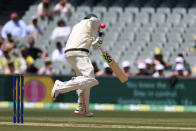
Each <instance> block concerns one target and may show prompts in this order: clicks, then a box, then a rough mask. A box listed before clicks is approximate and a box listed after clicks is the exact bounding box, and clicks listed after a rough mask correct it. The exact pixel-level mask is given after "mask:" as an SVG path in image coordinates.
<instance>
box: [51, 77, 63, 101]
mask: <svg viewBox="0 0 196 131" xmlns="http://www.w3.org/2000/svg"><path fill="white" fill-rule="evenodd" d="M62 85H63V82H61V81H59V80H56V81H55V83H54V86H53V88H52V92H51V97H52V100H53V101H55V99H56V97H57V96H58V95H59V91H58V89H59V88H60V87H61V86H62Z"/></svg>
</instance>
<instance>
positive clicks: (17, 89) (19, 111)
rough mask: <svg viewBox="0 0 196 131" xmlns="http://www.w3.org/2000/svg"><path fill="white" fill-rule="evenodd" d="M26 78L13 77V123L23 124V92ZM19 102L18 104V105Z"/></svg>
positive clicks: (18, 75)
mask: <svg viewBox="0 0 196 131" xmlns="http://www.w3.org/2000/svg"><path fill="white" fill-rule="evenodd" d="M23 86H24V76H23V75H21V74H14V76H13V123H16V122H17V123H23V108H24V104H23V94H24V90H23ZM16 100H17V104H16Z"/></svg>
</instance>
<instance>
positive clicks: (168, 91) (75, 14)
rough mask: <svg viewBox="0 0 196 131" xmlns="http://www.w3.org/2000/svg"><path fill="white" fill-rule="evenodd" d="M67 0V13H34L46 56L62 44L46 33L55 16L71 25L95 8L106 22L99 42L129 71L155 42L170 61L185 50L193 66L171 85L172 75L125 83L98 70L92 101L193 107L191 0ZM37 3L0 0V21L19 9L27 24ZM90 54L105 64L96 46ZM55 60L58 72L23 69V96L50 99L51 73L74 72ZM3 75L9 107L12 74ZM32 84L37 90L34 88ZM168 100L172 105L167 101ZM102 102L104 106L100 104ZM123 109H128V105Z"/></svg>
mask: <svg viewBox="0 0 196 131" xmlns="http://www.w3.org/2000/svg"><path fill="white" fill-rule="evenodd" d="M57 2H58V1H55V0H54V1H52V4H53V5H55V4H56V3H57ZM69 2H70V3H71V4H72V8H71V14H70V17H69V18H61V17H60V16H54V18H53V20H52V21H48V20H43V19H41V18H38V24H39V26H40V27H41V28H42V29H43V31H44V33H43V36H41V37H40V39H38V40H36V42H35V46H36V47H38V48H41V49H46V50H47V52H48V55H49V57H51V56H50V55H51V54H52V51H53V50H54V49H55V45H56V42H58V41H60V42H62V43H63V44H64V45H65V44H66V39H64V38H57V39H55V40H53V41H51V39H50V35H51V33H52V31H53V29H54V28H55V27H56V24H57V22H58V21H59V20H61V19H64V20H65V21H66V23H67V25H68V26H70V27H73V26H74V25H75V24H76V23H77V22H79V21H80V20H81V19H82V18H83V17H84V16H85V15H87V14H88V13H89V12H93V13H95V14H96V15H97V16H98V17H99V18H100V19H101V21H103V22H104V23H105V24H106V29H105V30H104V32H105V38H104V41H103V47H104V48H105V49H107V50H109V52H110V53H111V55H112V56H113V57H114V59H115V60H116V61H117V62H118V63H119V64H121V62H122V61H123V60H128V61H129V62H130V64H131V72H133V73H137V72H138V69H137V66H136V65H135V61H136V60H140V59H146V58H153V55H154V50H155V47H159V48H161V50H162V54H163V57H164V60H165V61H169V62H170V63H172V64H174V63H175V58H176V57H177V55H178V53H183V54H184V56H185V57H186V60H187V61H188V63H189V64H190V67H191V71H192V76H190V77H186V78H179V79H177V84H175V85H172V84H171V78H156V79H155V78H152V77H142V78H141V77H137V76H135V77H130V78H129V81H128V82H127V83H125V84H120V83H119V81H118V80H117V79H116V78H115V77H107V76H101V77H98V79H99V80H100V81H101V84H100V85H99V86H98V87H95V88H94V89H92V91H91V102H92V103H99V104H101V105H102V104H105V103H107V104H112V105H109V106H106V107H107V108H108V109H114V106H115V105H113V104H119V105H122V107H123V105H127V106H129V105H138V104H139V106H142V105H140V104H145V106H144V107H143V106H142V107H141V108H140V107H139V108H138V107H137V106H136V107H133V108H131V110H151V105H158V106H155V110H159V109H160V110H161V111H165V110H169V111H195V110H196V109H195V107H194V105H195V104H196V97H195V96H194V94H193V92H194V90H195V89H194V87H195V83H194V81H195V78H194V76H195V75H196V74H195V70H194V68H195V64H196V52H195V51H194V48H195V39H194V37H195V33H196V28H195V26H196V22H195V19H196V9H195V8H194V7H195V6H196V1H195V0H172V1H170V0H97V1H96V0H70V1H69ZM39 3H40V1H25V0H20V1H9V0H6V1H5V0H1V1H0V7H1V10H0V19H1V21H0V24H1V27H3V25H4V24H5V23H6V22H7V21H9V20H10V14H11V13H12V12H17V13H18V14H19V16H20V18H21V19H22V20H24V21H25V22H26V24H27V25H28V24H31V20H32V16H35V15H37V6H38V4H39ZM28 38H29V37H28V36H27V37H24V39H23V40H20V39H18V38H17V37H14V39H15V40H16V41H18V43H17V47H20V46H21V45H28ZM64 45H63V46H64ZM90 57H91V59H92V60H93V61H96V62H97V64H98V67H100V68H101V69H103V68H104V62H103V60H102V58H101V57H100V52H98V51H96V50H93V49H92V51H91V56H90ZM34 64H35V66H37V67H38V68H41V67H42V66H44V60H43V59H42V58H38V59H36V60H35V62H34ZM53 66H54V68H55V70H56V72H57V74H56V75H54V76H51V75H46V76H43V75H42V76H39V75H38V74H33V75H27V77H26V78H25V89H26V90H27V92H31V93H30V94H25V101H28V102H47V103H50V102H51V98H50V95H49V94H50V93H49V92H50V90H51V88H52V85H53V83H54V81H55V79H62V80H67V79H70V78H71V76H72V75H73V74H72V73H73V72H72V69H71V67H70V66H69V65H68V64H67V63H66V62H54V63H53ZM169 72H170V70H169V71H168V70H166V71H165V73H166V74H168V73H169ZM1 78H2V81H1V85H3V86H1V96H0V100H1V101H2V103H1V106H2V107H10V101H11V100H12V93H11V92H12V84H11V83H9V82H8V81H11V79H12V77H11V75H1ZM28 82H29V83H30V84H29V83H28ZM7 83H9V84H7ZM111 83H112V84H111ZM40 86H41V87H42V86H43V87H42V88H43V89H40ZM28 88H29V89H28ZM35 88H36V90H34V89H35ZM29 90H30V91H29ZM34 91H35V92H34ZM36 91H40V92H42V93H43V94H42V95H43V96H37V95H35V94H36ZM8 92H9V93H8ZM33 94H34V96H33ZM28 95H29V96H28ZM34 97H36V98H34ZM39 97H40V98H39ZM100 97H102V98H100ZM75 101H76V94H75V92H71V93H68V94H66V95H61V96H60V97H59V98H58V99H57V101H56V102H65V103H73V102H75ZM39 104H40V103H38V106H40V108H43V103H41V105H39ZM167 105H170V106H171V107H170V106H169V107H167ZM190 105H192V106H190ZM162 106H164V107H162ZM189 106H190V107H189ZM33 107H36V106H33ZM48 107H50V106H48ZM51 107H53V106H51ZM74 107H75V105H74ZM58 108H59V107H58ZM66 108H67V107H66ZM102 108H103V109H104V106H103V107H101V109H102ZM93 109H94V108H93ZM98 109H99V107H98ZM121 109H124V108H121ZM125 109H126V110H130V109H129V108H125Z"/></svg>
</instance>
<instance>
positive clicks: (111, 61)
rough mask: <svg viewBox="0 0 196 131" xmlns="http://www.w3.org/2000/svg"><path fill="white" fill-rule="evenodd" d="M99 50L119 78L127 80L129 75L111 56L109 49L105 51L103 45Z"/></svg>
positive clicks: (123, 80)
mask: <svg viewBox="0 0 196 131" xmlns="http://www.w3.org/2000/svg"><path fill="white" fill-rule="evenodd" d="M99 50H100V51H101V53H102V57H103V59H104V61H105V62H106V63H107V64H108V65H109V66H110V68H111V69H112V71H113V72H114V73H115V74H116V76H117V77H118V79H119V80H120V81H121V82H122V83H124V82H126V81H127V80H128V77H127V76H126V75H125V73H124V72H123V71H122V70H121V68H120V67H119V66H118V64H117V63H116V62H115V60H114V59H113V58H112V57H111V56H110V54H109V53H108V52H107V51H104V50H103V49H102V48H101V47H99Z"/></svg>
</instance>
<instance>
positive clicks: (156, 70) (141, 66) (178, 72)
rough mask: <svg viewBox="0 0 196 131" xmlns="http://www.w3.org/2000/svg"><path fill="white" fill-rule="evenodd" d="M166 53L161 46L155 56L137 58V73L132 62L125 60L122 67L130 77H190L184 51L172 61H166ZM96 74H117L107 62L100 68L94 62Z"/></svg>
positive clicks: (156, 50)
mask: <svg viewBox="0 0 196 131" xmlns="http://www.w3.org/2000/svg"><path fill="white" fill-rule="evenodd" d="M163 57H164V55H163V54H162V51H161V49H160V48H155V53H154V57H153V58H147V59H144V60H137V61H136V62H135V63H134V64H133V65H132V66H136V67H137V73H135V74H134V73H132V71H131V64H130V63H131V62H132V61H128V60H124V61H122V63H121V67H122V69H123V71H124V73H125V74H126V75H127V76H128V77H133V76H136V77H154V78H166V77H169V78H171V77H190V76H191V74H192V72H191V69H190V65H189V63H188V62H187V60H186V58H185V57H184V55H183V54H182V53H179V54H178V56H176V58H175V62H173V63H170V62H167V61H164V59H163ZM93 66H94V68H95V75H96V76H115V74H114V73H113V71H112V70H111V68H110V67H109V66H108V65H107V64H106V63H105V64H104V69H103V70H100V69H99V68H98V67H97V64H96V62H95V61H94V62H93ZM134 72H135V71H134Z"/></svg>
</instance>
